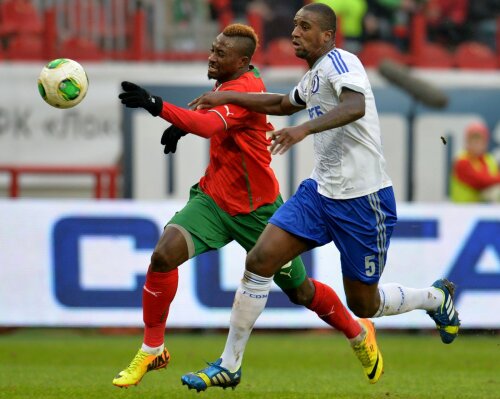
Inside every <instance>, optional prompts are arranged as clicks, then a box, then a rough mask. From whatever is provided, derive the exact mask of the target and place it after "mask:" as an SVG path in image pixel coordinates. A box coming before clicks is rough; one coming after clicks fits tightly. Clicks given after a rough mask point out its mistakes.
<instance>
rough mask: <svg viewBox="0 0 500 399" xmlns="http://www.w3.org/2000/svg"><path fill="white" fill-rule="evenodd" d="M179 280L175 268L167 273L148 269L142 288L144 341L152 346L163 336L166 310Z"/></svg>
mask: <svg viewBox="0 0 500 399" xmlns="http://www.w3.org/2000/svg"><path fill="white" fill-rule="evenodd" d="M178 282H179V272H178V270H177V268H175V269H174V270H171V271H169V272H167V273H159V272H152V271H150V270H148V273H147V274H146V283H145V284H144V288H143V290H142V317H143V320H144V343H145V344H146V345H147V346H150V347H152V348H155V347H158V346H161V344H163V341H164V338H165V325H166V322H167V316H168V310H169V308H170V304H171V303H172V301H173V300H174V297H175V293H176V292H177V285H178Z"/></svg>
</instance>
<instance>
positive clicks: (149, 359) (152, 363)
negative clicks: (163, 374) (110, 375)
mask: <svg viewBox="0 0 500 399" xmlns="http://www.w3.org/2000/svg"><path fill="white" fill-rule="evenodd" d="M169 361H170V353H168V350H167V348H165V349H163V352H162V353H161V354H159V355H151V354H149V353H147V352H144V351H143V350H142V349H139V351H138V352H137V355H135V357H134V359H133V360H132V362H130V364H129V365H128V367H127V368H126V369H125V370H122V371H120V372H119V373H118V375H117V376H116V377H115V378H114V379H113V385H116V386H117V387H120V388H123V387H128V386H130V385H137V384H138V383H139V382H141V380H142V377H144V374H146V373H147V372H148V371H152V370H159V369H164V368H166V367H167V365H168V362H169Z"/></svg>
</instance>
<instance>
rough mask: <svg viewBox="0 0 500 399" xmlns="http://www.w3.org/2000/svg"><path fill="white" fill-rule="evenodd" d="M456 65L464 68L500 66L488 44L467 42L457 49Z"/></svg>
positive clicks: (492, 67)
mask: <svg viewBox="0 0 500 399" xmlns="http://www.w3.org/2000/svg"><path fill="white" fill-rule="evenodd" d="M455 65H456V66H457V67H458V68H463V69H495V68H497V67H498V61H497V58H496V55H495V53H494V52H493V51H492V50H491V49H490V48H489V47H488V46H486V45H484V44H482V43H477V42H465V43H462V44H460V45H459V46H458V47H457V49H456V50H455Z"/></svg>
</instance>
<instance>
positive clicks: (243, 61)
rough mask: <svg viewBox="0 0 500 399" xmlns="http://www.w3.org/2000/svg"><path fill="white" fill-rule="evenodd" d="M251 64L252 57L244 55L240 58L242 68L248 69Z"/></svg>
mask: <svg viewBox="0 0 500 399" xmlns="http://www.w3.org/2000/svg"><path fill="white" fill-rule="evenodd" d="M249 63H250V57H248V56H246V55H243V56H241V57H240V65H239V67H240V68H244V67H246V66H247V65H248V64H249Z"/></svg>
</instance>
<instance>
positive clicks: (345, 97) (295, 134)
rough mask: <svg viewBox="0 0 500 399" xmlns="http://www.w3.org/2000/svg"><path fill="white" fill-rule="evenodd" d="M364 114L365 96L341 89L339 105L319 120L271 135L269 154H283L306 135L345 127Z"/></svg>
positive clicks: (287, 128)
mask: <svg viewBox="0 0 500 399" xmlns="http://www.w3.org/2000/svg"><path fill="white" fill-rule="evenodd" d="M364 114H365V96H364V95H363V94H361V93H358V92H355V91H352V90H349V89H343V90H342V94H341V95H340V104H339V105H338V106H337V107H335V108H334V109H332V110H331V111H329V112H327V113H326V114H324V115H323V116H320V117H319V118H316V119H312V120H310V121H308V122H305V123H303V124H302V125H299V126H292V127H286V128H284V129H280V130H276V131H274V132H272V133H271V139H272V140H273V143H272V144H271V146H270V147H269V151H270V152H271V154H273V155H276V154H284V153H285V152H287V151H288V149H289V148H290V147H291V146H292V145H294V144H296V143H298V142H300V141H302V140H303V139H304V138H305V137H306V136H307V135H309V134H313V133H320V132H323V131H325V130H329V129H333V128H335V127H340V126H344V125H347V124H348V123H351V122H353V121H355V120H357V119H359V118H362V117H363V116H364Z"/></svg>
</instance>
